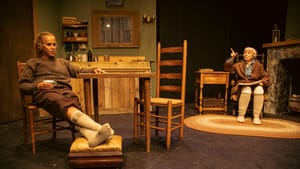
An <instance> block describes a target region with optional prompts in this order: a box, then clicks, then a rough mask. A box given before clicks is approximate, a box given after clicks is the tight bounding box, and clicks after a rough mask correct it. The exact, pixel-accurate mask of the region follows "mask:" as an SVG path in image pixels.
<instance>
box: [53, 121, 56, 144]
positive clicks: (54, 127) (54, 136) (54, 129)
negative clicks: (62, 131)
mask: <svg viewBox="0 0 300 169" xmlns="http://www.w3.org/2000/svg"><path fill="white" fill-rule="evenodd" d="M52 129H53V132H52V139H53V140H55V139H56V117H55V116H52Z"/></svg>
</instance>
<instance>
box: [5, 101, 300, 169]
mask: <svg viewBox="0 0 300 169" xmlns="http://www.w3.org/2000/svg"><path fill="white" fill-rule="evenodd" d="M205 113H208V112H205ZM196 114H198V113H197V111H195V109H194V107H193V104H188V105H187V107H186V116H192V115H196ZM265 118H267V116H266V117H265ZM278 118H284V119H290V120H293V121H297V122H299V123H300V113H291V114H284V115H282V116H280V117H278ZM100 120H101V122H102V123H103V122H109V123H111V126H112V127H113V128H114V129H115V132H116V134H118V135H121V136H122V137H123V152H124V165H123V167H122V169H156V168H157V169H158V168H159V169H182V168H188V169H239V168H243V169H260V168H263V169H298V168H299V166H300V155H299V154H300V139H271V138H263V137H245V136H230V135H221V134H213V133H206V132H200V131H196V130H193V129H190V128H187V127H186V128H185V133H184V139H183V141H179V140H178V137H177V133H176V132H175V133H174V134H173V135H172V137H173V139H172V144H171V149H170V150H169V151H167V150H166V149H165V147H164V137H163V136H164V133H160V136H157V137H152V140H151V152H150V153H146V152H145V141H144V139H143V138H141V139H140V140H139V141H138V143H134V142H133V139H132V137H133V135H132V127H133V121H132V115H131V114H120V115H116V114H114V115H102V116H100ZM21 128H22V123H21V121H17V122H13V123H9V124H3V125H0V149H1V151H0V166H1V168H5V169H33V168H37V169H68V168H69V166H68V163H67V154H68V148H69V147H70V144H71V135H70V134H69V133H66V132H62V133H59V134H58V139H57V140H56V141H52V140H51V136H49V135H43V136H40V137H39V138H38V143H37V154H36V155H35V156H33V155H32V154H31V151H30V146H29V145H24V144H23V135H22V131H21Z"/></svg>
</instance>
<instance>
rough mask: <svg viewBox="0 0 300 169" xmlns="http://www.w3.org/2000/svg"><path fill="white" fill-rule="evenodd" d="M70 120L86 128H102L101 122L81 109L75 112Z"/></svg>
mask: <svg viewBox="0 0 300 169" xmlns="http://www.w3.org/2000/svg"><path fill="white" fill-rule="evenodd" d="M70 120H71V122H73V123H74V124H76V125H78V126H81V127H83V128H86V129H90V130H94V131H99V129H100V128H101V125H100V124H99V123H97V122H95V121H94V120H93V119H92V118H91V117H90V116H88V115H86V114H84V113H82V112H81V111H79V110H76V111H74V112H73V114H72V116H71V119H70Z"/></svg>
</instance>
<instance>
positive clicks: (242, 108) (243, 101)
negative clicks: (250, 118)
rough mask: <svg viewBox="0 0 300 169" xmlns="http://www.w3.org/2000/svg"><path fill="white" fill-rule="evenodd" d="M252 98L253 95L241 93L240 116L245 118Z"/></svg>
mask: <svg viewBox="0 0 300 169" xmlns="http://www.w3.org/2000/svg"><path fill="white" fill-rule="evenodd" d="M250 98H251V94H248V93H241V95H240V99H239V116H245V114H246V111H247V108H248V104H249V101H250Z"/></svg>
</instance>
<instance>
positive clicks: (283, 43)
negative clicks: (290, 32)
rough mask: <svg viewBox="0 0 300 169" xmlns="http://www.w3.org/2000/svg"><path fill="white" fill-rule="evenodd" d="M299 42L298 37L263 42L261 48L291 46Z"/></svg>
mask: <svg viewBox="0 0 300 169" xmlns="http://www.w3.org/2000/svg"><path fill="white" fill-rule="evenodd" d="M298 44H300V39H290V40H285V41H279V42H273V43H264V44H263V45H262V47H263V48H275V47H283V46H293V45H298Z"/></svg>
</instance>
